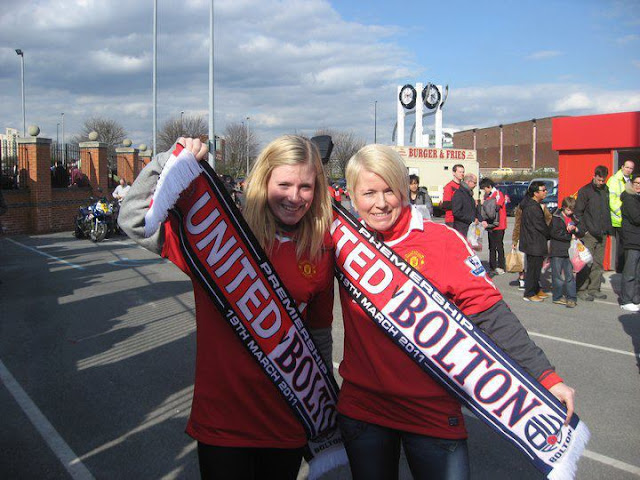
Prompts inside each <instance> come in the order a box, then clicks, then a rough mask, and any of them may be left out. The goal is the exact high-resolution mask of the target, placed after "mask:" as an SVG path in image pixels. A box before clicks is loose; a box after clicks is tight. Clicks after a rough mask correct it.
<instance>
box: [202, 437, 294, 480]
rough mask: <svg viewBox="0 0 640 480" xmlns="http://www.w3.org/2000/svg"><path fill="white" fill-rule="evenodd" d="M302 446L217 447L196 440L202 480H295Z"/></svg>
mask: <svg viewBox="0 0 640 480" xmlns="http://www.w3.org/2000/svg"><path fill="white" fill-rule="evenodd" d="M303 450H304V449H303V448H289V449H287V448H243V447H216V446H213V445H205V444H204V443H200V442H198V462H199V464H200V477H201V478H202V479H203V480H217V479H220V480H263V479H264V480H296V478H297V477H298V470H300V462H301V461H302V452H303Z"/></svg>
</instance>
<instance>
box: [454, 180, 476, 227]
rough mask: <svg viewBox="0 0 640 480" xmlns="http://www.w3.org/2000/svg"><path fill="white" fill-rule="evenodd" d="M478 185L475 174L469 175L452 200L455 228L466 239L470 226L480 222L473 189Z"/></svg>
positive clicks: (461, 183)
mask: <svg viewBox="0 0 640 480" xmlns="http://www.w3.org/2000/svg"><path fill="white" fill-rule="evenodd" d="M477 183H478V177H476V176H475V175H474V174H473V173H467V174H466V175H465V176H464V178H463V179H462V182H460V188H458V189H457V190H456V191H455V193H454V194H453V198H452V199H451V211H452V212H453V228H455V229H456V230H457V231H458V232H460V234H462V236H464V237H466V236H467V231H468V230H469V225H471V224H472V223H478V222H479V221H480V216H479V214H478V208H477V206H476V201H475V200H474V198H473V189H474V188H475V186H476V184H477Z"/></svg>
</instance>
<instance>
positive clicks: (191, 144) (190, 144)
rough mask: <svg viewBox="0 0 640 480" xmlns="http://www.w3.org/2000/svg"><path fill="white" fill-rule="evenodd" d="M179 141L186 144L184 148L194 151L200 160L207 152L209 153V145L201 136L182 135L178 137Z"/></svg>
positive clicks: (194, 154)
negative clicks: (202, 140)
mask: <svg viewBox="0 0 640 480" xmlns="http://www.w3.org/2000/svg"><path fill="white" fill-rule="evenodd" d="M178 143H179V144H181V145H184V148H186V149H187V150H188V151H190V152H191V153H193V156H194V157H196V160H198V161H200V160H202V159H203V158H204V157H205V156H206V155H207V153H209V147H208V146H207V144H206V143H202V142H201V141H200V139H199V138H191V137H186V138H185V137H180V138H178Z"/></svg>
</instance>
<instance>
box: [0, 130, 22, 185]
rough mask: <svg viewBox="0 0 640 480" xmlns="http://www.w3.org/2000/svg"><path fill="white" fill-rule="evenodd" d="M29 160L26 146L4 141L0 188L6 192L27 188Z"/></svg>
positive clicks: (1, 157) (0, 153) (0, 163)
mask: <svg viewBox="0 0 640 480" xmlns="http://www.w3.org/2000/svg"><path fill="white" fill-rule="evenodd" d="M28 170H29V159H28V158H27V149H26V148H25V146H24V145H23V146H20V147H18V143H17V142H15V141H7V140H2V145H1V147H0V188H3V189H5V190H10V189H18V188H26V187H27V178H28V174H27V172H28Z"/></svg>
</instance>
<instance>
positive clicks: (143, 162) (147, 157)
mask: <svg viewBox="0 0 640 480" xmlns="http://www.w3.org/2000/svg"><path fill="white" fill-rule="evenodd" d="M138 157H139V158H140V169H142V168H144V167H146V166H147V165H148V164H149V162H150V161H151V157H153V153H152V152H151V150H144V151H142V152H140V153H139V154H138ZM136 176H137V175H136Z"/></svg>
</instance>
